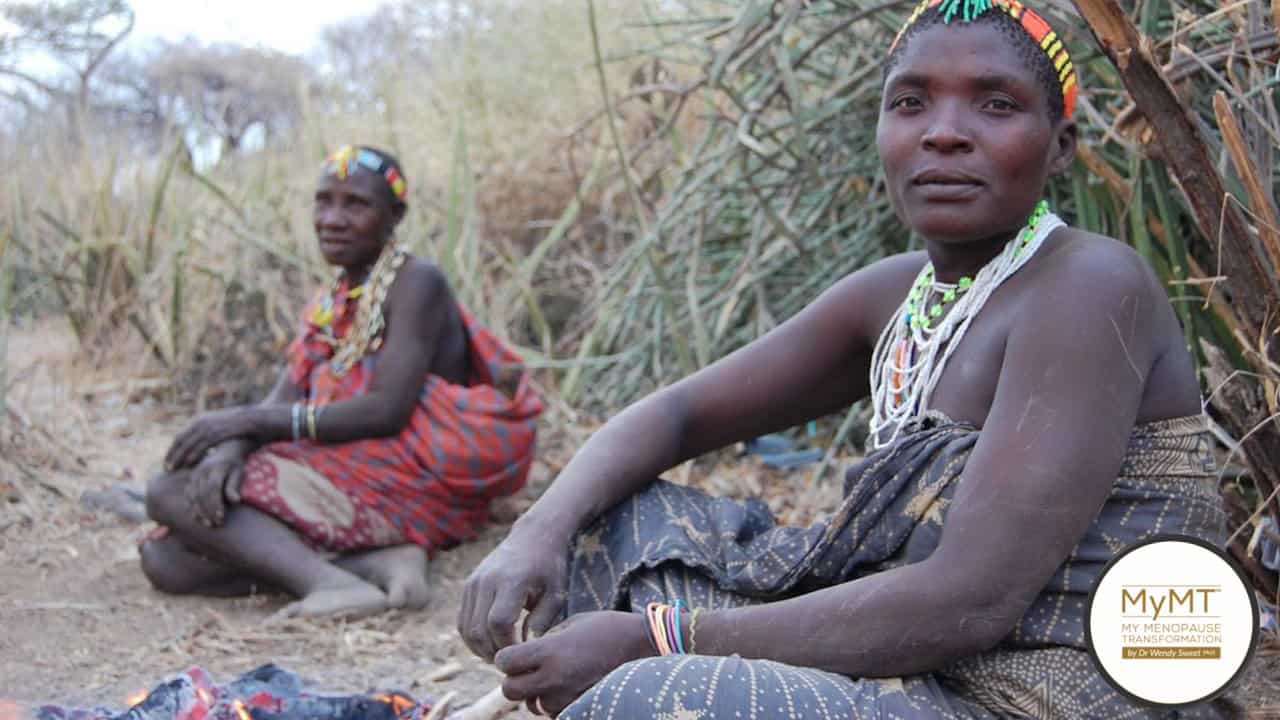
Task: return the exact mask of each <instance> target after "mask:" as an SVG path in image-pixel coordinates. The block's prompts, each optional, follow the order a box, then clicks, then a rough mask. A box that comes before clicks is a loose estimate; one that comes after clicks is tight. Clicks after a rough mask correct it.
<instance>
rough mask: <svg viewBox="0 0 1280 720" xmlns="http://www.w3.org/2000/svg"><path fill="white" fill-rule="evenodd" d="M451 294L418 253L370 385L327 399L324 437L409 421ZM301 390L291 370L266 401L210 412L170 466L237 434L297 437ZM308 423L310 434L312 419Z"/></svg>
mask: <svg viewBox="0 0 1280 720" xmlns="http://www.w3.org/2000/svg"><path fill="white" fill-rule="evenodd" d="M451 302H452V294H451V293H450V291H449V286H448V282H447V281H446V279H445V277H444V274H443V273H442V272H440V270H439V268H437V267H436V266H434V265H432V264H430V263H427V262H425V261H422V260H418V259H413V260H411V261H410V262H408V263H406V264H405V266H404V267H403V269H402V270H401V271H400V275H399V276H398V277H397V278H396V281H395V283H394V284H393V285H392V286H391V290H390V293H389V295H388V297H387V301H386V306H385V307H384V312H385V313H386V318H387V327H386V330H385V331H384V332H385V335H384V339H383V347H382V350H381V351H380V353H379V355H378V365H377V371H376V372H375V373H374V376H373V381H372V383H371V384H370V386H369V390H368V392H366V393H364V394H363V395H360V396H358V397H354V398H351V399H348V400H341V401H338V402H335V403H331V404H328V405H326V406H325V407H324V410H323V411H322V412H321V417H320V419H319V421H318V422H317V423H316V430H317V433H316V438H317V440H318V441H319V442H322V443H342V442H350V441H352V440H360V439H363V438H370V437H387V436H391V435H395V434H397V433H399V432H401V431H402V430H403V429H404V427H405V425H406V424H408V422H409V418H410V417H411V416H412V414H413V409H414V407H415V406H416V404H417V402H418V399H419V397H420V396H421V394H422V386H423V384H424V383H425V382H426V377H427V373H428V372H430V370H431V362H432V360H433V359H434V357H435V352H436V346H437V342H438V339H439V335H440V332H441V329H442V328H443V327H444V322H445V320H446V318H447V308H448V307H449V303H451ZM301 395H302V394H301V392H300V391H299V390H298V389H297V388H295V387H294V386H293V384H292V383H291V382H289V380H288V377H287V373H282V375H281V378H280V379H279V380H278V381H277V383H276V387H275V389H273V390H272V392H271V394H270V395H269V396H268V398H267V400H265V401H263V402H262V403H261V404H258V405H250V406H246V407H238V408H230V409H227V410H219V411H216V412H212V413H207V414H206V415H204V416H202V417H201V418H200V419H199V420H197V421H196V422H195V423H193V424H192V425H191V427H189V428H187V429H186V430H184V431H183V432H182V433H181V434H180V435H179V436H178V438H177V439H176V440H175V441H174V443H173V445H172V446H171V447H170V449H169V453H168V454H167V455H166V464H167V466H168V467H169V468H170V469H171V470H174V469H178V468H183V467H191V466H193V465H195V463H197V462H199V461H200V459H201V458H202V457H204V454H205V452H206V451H208V450H209V449H211V448H213V447H214V446H222V445H223V444H224V443H226V442H228V441H232V440H235V441H237V443H236V445H234V446H231V448H230V449H234V450H245V449H247V450H252V449H253V448H254V447H257V446H258V445H262V444H265V443H269V442H274V441H277V440H291V439H293V428H294V418H293V413H294V409H293V405H294V403H295V402H297V401H299V400H301V399H302V398H301ZM302 426H303V427H302V429H303V432H304V434H305V432H306V423H305V422H303V423H302ZM230 449H229V450H228V451H230Z"/></svg>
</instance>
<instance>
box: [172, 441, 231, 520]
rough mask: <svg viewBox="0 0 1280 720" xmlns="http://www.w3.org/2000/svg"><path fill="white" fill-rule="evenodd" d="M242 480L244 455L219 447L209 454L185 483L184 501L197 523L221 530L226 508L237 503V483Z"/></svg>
mask: <svg viewBox="0 0 1280 720" xmlns="http://www.w3.org/2000/svg"><path fill="white" fill-rule="evenodd" d="M243 477H244V453H243V452H241V451H240V450H239V449H237V448H234V447H232V448H230V449H228V446H223V447H222V448H218V449H215V450H214V451H213V452H211V453H209V454H208V455H207V456H206V457H205V459H204V460H201V461H200V464H199V465H196V466H195V468H194V469H192V471H191V475H190V476H189V477H188V479H187V485H186V491H187V501H188V502H189V503H191V513H192V515H194V516H195V519H196V521H197V522H200V523H201V524H203V525H205V526H206V527H211V528H216V527H221V526H222V521H223V520H225V519H226V516H227V505H228V504H229V503H238V502H240V481H241V479H242V478H243Z"/></svg>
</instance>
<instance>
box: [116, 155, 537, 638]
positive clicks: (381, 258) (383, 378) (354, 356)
mask: <svg viewBox="0 0 1280 720" xmlns="http://www.w3.org/2000/svg"><path fill="white" fill-rule="evenodd" d="M405 182H406V181H405V178H404V174H403V172H402V171H401V170H400V166H399V163H398V162H396V160H395V158H393V157H391V156H390V155H388V154H386V153H384V152H382V151H379V150H376V149H373V148H368V147H353V146H344V147H342V148H339V149H338V150H337V151H335V152H334V153H333V154H332V155H330V156H329V158H328V160H327V161H326V162H325V165H324V168H323V172H322V174H321V177H320V180H319V183H318V185H317V187H316V193H315V198H314V222H315V232H316V237H317V239H318V240H319V245H320V252H321V254H322V255H323V256H324V259H325V260H326V261H328V263H329V264H330V265H333V266H334V267H335V268H336V269H337V274H336V275H335V277H334V280H333V282H332V284H331V285H330V287H328V288H327V289H325V290H324V291H323V292H321V293H320V294H319V296H318V297H317V299H316V300H315V301H314V302H313V303H312V304H311V306H310V307H309V308H308V309H307V311H306V313H305V314H304V316H303V322H302V328H301V331H300V333H299V335H298V337H297V339H296V340H294V342H293V343H292V344H291V345H290V346H289V349H288V351H287V353H286V358H285V361H286V362H285V368H284V369H283V370H282V371H281V373H280V376H279V379H278V381H277V383H276V386H275V388H274V389H273V390H272V391H271V393H270V395H268V396H267V398H266V400H264V401H263V402H262V403H261V404H258V405H253V406H247V407H237V408H230V409H227V410H219V411H216V412H211V413H207V414H205V415H203V416H201V417H200V418H199V419H197V420H196V421H195V422H194V423H192V424H191V425H190V426H189V427H188V428H187V429H185V430H184V431H183V432H182V433H181V434H179V435H178V437H177V438H176V439H175V440H174V441H173V444H172V445H171V446H170V448H169V451H168V454H167V455H166V456H165V467H166V472H165V473H163V474H161V475H159V476H158V477H156V478H154V479H153V480H152V481H151V483H150V485H149V487H148V489H147V511H148V513H149V514H150V516H151V517H152V519H154V520H155V521H156V522H157V523H159V524H160V526H159V528H158V529H157V531H156V532H154V533H152V534H151V535H150V536H149V538H148V539H147V540H145V541H144V543H143V545H142V547H141V556H142V569H143V572H144V573H146V575H147V577H148V578H149V579H150V580H151V582H152V584H153V585H155V587H156V588H158V589H160V590H163V591H166V592H170V593H180V594H186V593H201V594H210V595H232V594H241V593H247V592H251V591H253V589H254V588H255V587H257V588H276V589H280V590H285V591H288V592H289V593H292V594H293V595H295V596H297V597H298V598H299V599H298V601H297V602H294V603H292V604H291V605H289V606H287V607H285V608H284V609H283V610H282V611H281V613H282V614H283V615H323V614H365V613H369V612H376V611H379V610H383V609H387V608H391V607H406V606H407V607H420V606H422V605H423V604H424V603H425V601H426V597H427V590H428V588H427V582H426V564H427V560H428V557H429V555H430V554H431V553H432V552H434V551H435V550H437V549H440V548H445V547H448V546H450V545H453V544H456V543H458V542H461V541H463V540H466V539H468V538H470V537H473V536H474V535H475V533H476V530H477V527H478V526H479V525H480V524H481V523H483V522H484V521H485V519H486V518H487V517H488V507H489V501H490V500H492V499H493V498H496V497H500V496H503V495H507V494H510V493H512V492H515V491H516V490H518V489H519V488H520V487H522V486H523V484H524V481H525V477H526V475H527V473H528V470H529V465H530V463H531V461H532V456H533V447H534V424H535V419H536V417H537V415H538V414H539V413H540V412H541V410H542V405H541V403H540V401H539V399H538V398H537V396H536V395H535V394H534V392H533V391H532V389H531V388H530V386H529V383H528V379H527V377H526V376H525V374H524V373H523V372H522V370H521V365H520V359H519V358H518V357H517V356H516V355H515V354H514V353H513V352H511V350H509V349H508V348H506V347H505V346H504V345H503V344H502V343H501V342H500V341H499V340H498V339H497V338H496V337H495V336H494V335H493V334H492V333H490V332H489V331H488V330H486V329H485V328H484V327H483V326H481V325H480V324H479V323H477V322H476V321H475V320H474V319H473V318H472V317H471V315H470V314H469V313H468V312H467V311H466V310H465V309H464V308H463V307H462V306H461V305H459V304H458V302H457V301H456V300H455V299H454V298H453V295H452V292H451V291H450V289H449V284H448V282H447V281H446V279H445V277H444V274H443V273H442V272H441V271H440V269H439V268H438V267H437V266H436V265H434V264H432V263H430V262H428V261H426V260H424V259H420V258H416V257H414V256H412V255H411V254H409V252H408V251H407V250H406V248H405V247H404V246H402V245H397V244H396V242H395V236H394V233H395V230H396V228H397V226H398V225H399V224H400V222H401V220H403V218H404V214H405V209H406V205H405V197H406V190H407V188H406V184H405Z"/></svg>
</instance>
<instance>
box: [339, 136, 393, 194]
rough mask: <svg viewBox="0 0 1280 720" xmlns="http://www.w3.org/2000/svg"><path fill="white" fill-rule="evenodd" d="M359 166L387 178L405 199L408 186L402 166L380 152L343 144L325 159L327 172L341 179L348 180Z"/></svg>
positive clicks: (384, 178)
mask: <svg viewBox="0 0 1280 720" xmlns="http://www.w3.org/2000/svg"><path fill="white" fill-rule="evenodd" d="M359 168H364V169H365V170H368V171H369V172H371V173H373V174H374V175H377V176H379V177H381V178H382V179H383V180H386V181H387V187H389V188H391V192H392V193H393V194H394V195H395V196H396V197H397V198H398V199H399V200H400V201H401V202H403V201H404V198H405V194H406V193H407V192H408V187H406V186H405V183H404V177H403V176H402V175H401V174H400V168H398V167H396V166H395V163H392V162H388V161H386V160H385V159H383V157H382V156H381V155H379V154H378V153H375V152H373V151H372V150H368V149H366V148H360V147H355V146H354V145H343V146H342V147H340V148H338V149H337V150H334V151H333V154H332V155H330V156H329V157H328V159H326V160H325V161H324V172H325V174H326V175H336V176H337V178H338V179H339V180H346V179H347V176H348V175H350V174H351V173H353V172H355V171H356V170H357V169H359Z"/></svg>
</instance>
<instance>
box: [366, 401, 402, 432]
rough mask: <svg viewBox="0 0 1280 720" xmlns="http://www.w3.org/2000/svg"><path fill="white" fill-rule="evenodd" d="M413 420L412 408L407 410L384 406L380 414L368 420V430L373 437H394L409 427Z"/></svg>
mask: <svg viewBox="0 0 1280 720" xmlns="http://www.w3.org/2000/svg"><path fill="white" fill-rule="evenodd" d="M412 418H413V408H412V407H410V408H408V409H405V408H399V407H394V406H391V405H390V404H388V405H384V406H383V409H382V411H381V412H378V413H375V414H374V416H373V417H371V418H370V423H369V426H370V427H369V429H370V430H371V434H372V435H374V436H375V437H384V438H385V437H395V436H397V435H399V434H400V433H402V432H404V429H405V428H407V427H409V421H410V420H411V419H412Z"/></svg>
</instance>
